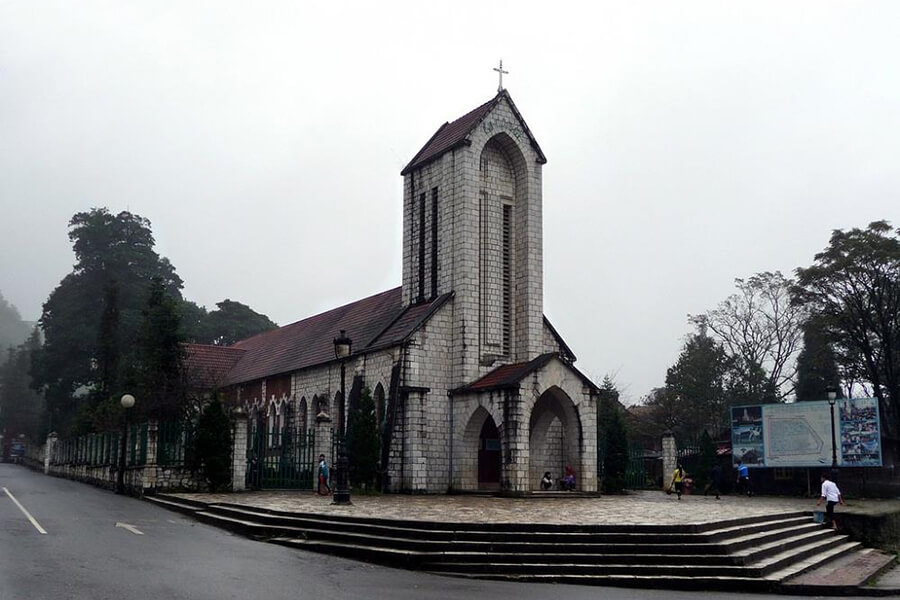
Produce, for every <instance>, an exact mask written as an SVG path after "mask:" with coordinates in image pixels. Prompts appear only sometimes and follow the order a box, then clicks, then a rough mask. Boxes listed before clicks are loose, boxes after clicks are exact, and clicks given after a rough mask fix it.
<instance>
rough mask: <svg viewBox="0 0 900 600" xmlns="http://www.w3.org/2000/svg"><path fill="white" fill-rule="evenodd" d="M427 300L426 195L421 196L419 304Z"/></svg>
mask: <svg viewBox="0 0 900 600" xmlns="http://www.w3.org/2000/svg"><path fill="white" fill-rule="evenodd" d="M423 300H425V194H424V193H423V194H421V195H420V196H419V302H421V301H423Z"/></svg>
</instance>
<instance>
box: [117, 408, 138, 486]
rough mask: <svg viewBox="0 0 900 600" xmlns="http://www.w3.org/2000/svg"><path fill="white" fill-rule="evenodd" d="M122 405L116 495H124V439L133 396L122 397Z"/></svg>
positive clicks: (126, 435) (126, 433)
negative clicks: (122, 417)
mask: <svg viewBox="0 0 900 600" xmlns="http://www.w3.org/2000/svg"><path fill="white" fill-rule="evenodd" d="M120 402H121V403H122V408H124V409H125V410H124V413H125V419H124V424H123V425H122V441H121V443H120V444H119V470H118V473H116V493H117V494H124V493H125V451H126V445H125V439H126V438H127V437H128V413H129V409H130V408H131V407H132V406H134V396H132V395H131V394H125V395H123V396H122V399H121V400H120Z"/></svg>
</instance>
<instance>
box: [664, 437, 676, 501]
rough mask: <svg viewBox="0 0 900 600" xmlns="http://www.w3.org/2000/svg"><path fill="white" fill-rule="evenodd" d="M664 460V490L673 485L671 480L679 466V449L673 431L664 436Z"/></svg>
mask: <svg viewBox="0 0 900 600" xmlns="http://www.w3.org/2000/svg"><path fill="white" fill-rule="evenodd" d="M662 459H663V474H662V484H663V489H665V488H666V487H668V485H669V484H670V483H671V480H670V479H669V478H670V477H671V476H672V473H674V472H675V467H677V466H678V448H677V447H676V446H675V435H674V434H673V433H672V432H671V431H669V432H666V433H664V434H663V438H662Z"/></svg>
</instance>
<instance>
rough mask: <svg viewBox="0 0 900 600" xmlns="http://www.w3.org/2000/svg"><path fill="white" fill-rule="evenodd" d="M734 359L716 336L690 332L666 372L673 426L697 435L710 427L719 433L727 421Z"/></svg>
mask: <svg viewBox="0 0 900 600" xmlns="http://www.w3.org/2000/svg"><path fill="white" fill-rule="evenodd" d="M730 372H731V361H730V360H729V358H728V356H727V355H726V354H725V350H724V349H723V348H722V346H721V345H720V344H718V343H717V342H716V341H715V340H714V339H713V338H711V337H710V336H708V335H706V334H705V331H704V330H703V329H702V328H701V330H700V333H698V334H696V335H692V336H690V337H689V338H688V339H687V341H686V342H685V344H684V347H683V348H682V350H681V354H680V355H679V357H678V360H677V361H676V362H675V364H674V365H672V366H671V367H669V370H668V372H667V373H666V389H667V390H668V392H669V398H670V400H671V402H669V406H670V408H671V411H672V414H671V417H672V420H673V423H674V427H673V430H674V431H675V432H676V434H680V435H684V434H690V435H691V436H693V435H696V433H697V432H699V431H703V430H704V429H709V430H711V431H712V432H713V433H715V434H718V433H720V432H721V430H722V429H723V428H725V427H726V425H727V423H728V415H727V411H728V402H727V397H728V396H727V393H726V390H727V384H728V377H729V373H730Z"/></svg>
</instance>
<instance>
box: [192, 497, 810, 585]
mask: <svg viewBox="0 0 900 600" xmlns="http://www.w3.org/2000/svg"><path fill="white" fill-rule="evenodd" d="M196 516H197V517H198V518H204V519H208V520H212V521H214V522H225V523H229V524H231V525H232V526H238V527H241V528H243V529H245V530H251V531H252V530H258V534H259V535H258V537H264V536H265V534H267V533H268V532H269V530H271V529H282V530H288V531H296V532H297V533H302V531H303V529H301V528H288V527H272V526H270V525H265V524H260V523H257V522H254V521H245V520H242V519H235V518H232V517H228V516H224V515H220V514H213V513H208V512H203V511H200V512H197V513H196ZM341 535H342V536H344V537H356V538H359V539H372V537H371V536H368V535H367V534H355V533H353V532H342V533H341ZM273 537H285V536H273ZM298 539H299V538H298ZM376 541H378V542H382V543H383V542H385V541H397V542H400V543H404V542H409V541H410V540H409V539H406V538H390V537H385V536H381V537H379V538H376ZM305 542H306V543H309V544H312V543H320V544H332V545H334V546H340V545H355V544H350V543H348V542H346V541H336V540H328V539H322V540H319V539H317V540H305ZM438 543H440V542H438ZM444 543H452V542H444ZM468 543H471V542H468ZM483 543H488V542H483ZM366 547H371V548H373V549H374V548H378V547H379V546H372V545H368V546H366ZM818 547H819V544H815V545H810V544H808V545H806V546H802V547H801V550H800V551H795V550H794V549H791V550H789V551H786V552H783V553H780V554H778V555H775V557H773V560H772V561H764V562H756V563H753V562H750V563H745V564H743V565H736V566H740V567H743V568H750V569H758V570H759V572H760V574H764V573H765V571H766V570H767V569H769V568H771V567H770V564H772V563H774V562H777V561H781V562H784V561H786V560H794V559H795V557H796V556H797V555H798V554H800V553H801V552H802V551H806V552H811V551H814V550H816V549H818ZM398 550H402V551H404V552H416V553H426V552H428V553H431V552H432V551H423V550H411V549H398ZM472 553H473V554H475V553H476V552H475V551H473V552H472ZM631 554H632V555H634V556H637V555H640V553H631ZM430 555H431V554H429V556H430ZM610 556H616V555H615V554H612V555H610ZM648 556H656V554H655V553H654V554H648ZM676 556H678V555H676ZM714 556H724V557H727V556H729V555H714ZM676 564H677V563H676Z"/></svg>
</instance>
